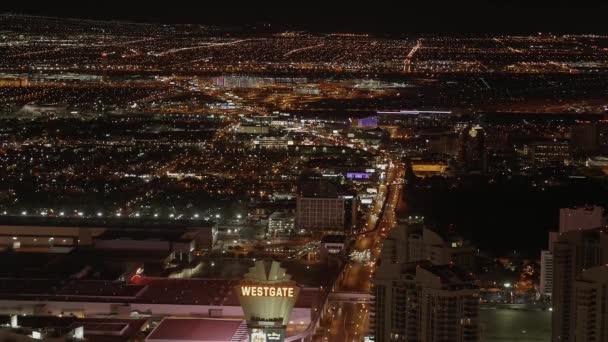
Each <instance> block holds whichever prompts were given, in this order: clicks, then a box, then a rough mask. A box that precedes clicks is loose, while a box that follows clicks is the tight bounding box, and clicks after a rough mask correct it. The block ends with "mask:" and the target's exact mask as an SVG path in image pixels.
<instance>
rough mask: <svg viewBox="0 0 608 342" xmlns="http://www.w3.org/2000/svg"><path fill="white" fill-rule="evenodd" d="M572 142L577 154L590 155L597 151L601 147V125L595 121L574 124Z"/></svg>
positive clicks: (571, 129)
mask: <svg viewBox="0 0 608 342" xmlns="http://www.w3.org/2000/svg"><path fill="white" fill-rule="evenodd" d="M570 144H571V145H572V151H573V152H574V153H576V154H577V155H584V156H589V155H593V154H595V153H597V152H598V150H599V149H600V127H599V126H598V125H597V124H595V123H585V124H578V125H574V126H572V127H571V128H570Z"/></svg>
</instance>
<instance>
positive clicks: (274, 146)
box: [251, 137, 294, 150]
mask: <svg viewBox="0 0 608 342" xmlns="http://www.w3.org/2000/svg"><path fill="white" fill-rule="evenodd" d="M293 144H294V142H293V140H290V139H288V138H286V137H257V138H255V139H253V140H252V141H251V146H252V147H254V148H264V149H271V150H280V149H285V148H287V146H290V145H293Z"/></svg>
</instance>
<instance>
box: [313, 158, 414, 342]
mask: <svg viewBox="0 0 608 342" xmlns="http://www.w3.org/2000/svg"><path fill="white" fill-rule="evenodd" d="M404 175H405V166H404V165H403V164H401V163H398V164H393V163H389V169H388V171H387V178H386V182H385V183H384V184H381V185H380V186H379V189H378V195H377V197H376V201H375V203H374V205H373V207H372V208H371V210H370V211H369V213H368V215H367V218H366V222H365V225H364V232H363V233H361V234H359V235H358V237H357V240H356V241H355V244H354V250H356V251H359V252H362V251H365V250H370V252H371V253H370V262H369V263H365V264H363V263H360V262H356V261H350V262H349V263H348V264H347V265H346V266H345V268H344V270H343V274H342V276H341V277H340V279H341V281H340V283H339V284H338V286H337V291H340V292H364V293H370V292H371V289H372V288H371V287H372V282H371V280H372V276H373V273H374V271H375V264H376V260H377V258H378V257H379V254H380V244H381V241H382V239H383V238H384V237H386V234H387V233H388V232H389V231H390V230H391V229H392V228H393V227H395V226H396V223H397V211H398V209H399V212H401V211H402V210H403V209H404V206H405V199H404V196H403V184H402V180H403V177H404ZM328 307H329V308H328V309H327V311H326V312H325V315H324V319H323V320H322V321H321V324H320V328H319V330H318V332H317V334H316V335H315V339H314V340H315V341H327V342H334V341H335V342H345V341H353V342H359V341H363V338H364V336H366V335H367V334H368V333H369V328H370V326H369V320H370V310H371V309H373V308H372V307H371V305H370V304H369V303H352V302H337V301H336V302H333V303H330V305H328Z"/></svg>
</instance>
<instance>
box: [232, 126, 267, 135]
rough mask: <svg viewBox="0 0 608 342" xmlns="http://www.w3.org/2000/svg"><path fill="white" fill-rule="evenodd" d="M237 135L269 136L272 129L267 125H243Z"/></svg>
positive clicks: (238, 129)
mask: <svg viewBox="0 0 608 342" xmlns="http://www.w3.org/2000/svg"><path fill="white" fill-rule="evenodd" d="M236 132H237V133H241V134H268V133H270V127H269V126H266V125H250V124H242V125H240V126H239V127H238V128H237V131H236Z"/></svg>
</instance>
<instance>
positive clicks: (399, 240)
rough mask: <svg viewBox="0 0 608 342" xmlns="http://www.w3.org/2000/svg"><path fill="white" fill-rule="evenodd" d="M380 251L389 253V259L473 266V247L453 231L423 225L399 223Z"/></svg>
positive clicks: (465, 266) (468, 267)
mask: <svg viewBox="0 0 608 342" xmlns="http://www.w3.org/2000/svg"><path fill="white" fill-rule="evenodd" d="M382 249H383V251H384V250H386V253H388V254H387V255H390V256H391V258H392V259H391V262H400V263H406V262H413V261H419V260H428V261H430V262H432V263H433V264H435V265H444V264H450V263H452V264H456V265H458V266H460V267H462V268H464V269H472V268H473V266H474V263H475V248H474V247H473V246H472V245H471V244H470V243H469V242H468V241H466V240H464V239H463V238H462V237H461V236H459V235H457V234H454V233H446V234H440V233H438V232H436V231H434V230H432V229H429V228H427V227H424V226H423V225H422V224H408V223H403V222H400V223H399V225H398V226H397V228H395V229H393V230H391V231H390V232H389V234H388V236H387V238H386V239H385V240H384V242H383V246H382Z"/></svg>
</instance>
